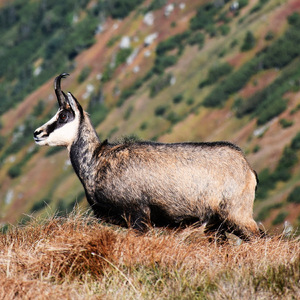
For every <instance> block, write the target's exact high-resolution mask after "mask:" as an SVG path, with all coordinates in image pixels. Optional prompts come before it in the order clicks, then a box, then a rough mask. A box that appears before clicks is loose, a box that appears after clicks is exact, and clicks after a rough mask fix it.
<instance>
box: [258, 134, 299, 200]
mask: <svg viewBox="0 0 300 300" xmlns="http://www.w3.org/2000/svg"><path fill="white" fill-rule="evenodd" d="M299 150H300V132H299V133H297V134H296V136H295V137H294V138H293V139H292V142H291V144H290V145H289V146H286V147H285V148H284V150H283V153H282V155H281V158H280V160H279V162H278V164H277V166H276V168H275V170H274V172H273V173H270V170H269V169H264V170H262V171H261V172H260V174H259V176H258V177H259V186H258V189H257V193H256V197H257V198H258V199H265V198H266V197H267V195H268V192H269V191H270V190H272V189H274V188H275V186H276V183H277V182H279V181H287V180H289V179H290V177H291V175H292V169H293V167H294V166H295V165H296V164H297V162H298V155H297V152H298V151H299Z"/></svg>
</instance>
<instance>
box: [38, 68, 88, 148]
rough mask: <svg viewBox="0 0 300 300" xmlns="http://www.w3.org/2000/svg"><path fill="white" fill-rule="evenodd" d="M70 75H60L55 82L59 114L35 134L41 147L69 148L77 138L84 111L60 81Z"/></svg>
mask: <svg viewBox="0 0 300 300" xmlns="http://www.w3.org/2000/svg"><path fill="white" fill-rule="evenodd" d="M68 75H69V74H67V73H63V74H60V75H59V76H57V77H56V78H55V80H54V89H55V93H56V96H57V101H58V104H59V109H58V111H57V113H56V114H55V115H54V116H53V118H51V119H50V120H49V121H48V122H47V123H45V124H44V125H42V126H41V127H39V128H37V129H36V130H35V131H34V133H33V136H34V140H35V142H36V143H37V144H38V145H40V146H43V145H48V146H66V147H69V146H71V145H72V143H73V142H74V140H75V139H76V137H77V134H78V128H79V124H80V120H81V118H82V117H83V110H82V107H81V106H80V104H79V103H78V101H77V100H76V98H75V97H74V96H73V95H72V94H71V93H69V92H68V93H67V95H66V94H65V93H64V92H63V91H62V90H61V86H60V81H61V79H62V78H65V77H66V76H68Z"/></svg>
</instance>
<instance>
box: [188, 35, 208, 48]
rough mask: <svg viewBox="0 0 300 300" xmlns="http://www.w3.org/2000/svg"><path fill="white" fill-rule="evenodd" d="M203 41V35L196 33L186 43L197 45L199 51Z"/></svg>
mask: <svg viewBox="0 0 300 300" xmlns="http://www.w3.org/2000/svg"><path fill="white" fill-rule="evenodd" d="M204 41H205V35H204V34H203V33H201V32H196V33H195V34H193V35H192V36H190V37H189V39H188V43H189V44H190V45H198V47H199V49H201V48H202V47H203V45H204Z"/></svg>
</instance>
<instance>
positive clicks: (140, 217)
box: [125, 208, 151, 233]
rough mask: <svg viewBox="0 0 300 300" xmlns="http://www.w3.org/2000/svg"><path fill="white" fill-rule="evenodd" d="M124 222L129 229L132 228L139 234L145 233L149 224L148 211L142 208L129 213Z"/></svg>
mask: <svg viewBox="0 0 300 300" xmlns="http://www.w3.org/2000/svg"><path fill="white" fill-rule="evenodd" d="M125 220H126V222H127V225H128V227H129V228H133V229H135V230H136V231H138V232H139V233H145V232H146V231H147V230H148V229H149V226H150V224H151V222H150V209H149V208H144V209H139V210H136V211H131V212H130V213H129V214H128V215H126V217H125Z"/></svg>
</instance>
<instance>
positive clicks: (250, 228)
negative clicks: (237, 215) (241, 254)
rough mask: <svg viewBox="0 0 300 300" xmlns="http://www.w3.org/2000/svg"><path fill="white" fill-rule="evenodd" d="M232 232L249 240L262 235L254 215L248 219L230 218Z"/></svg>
mask: <svg viewBox="0 0 300 300" xmlns="http://www.w3.org/2000/svg"><path fill="white" fill-rule="evenodd" d="M229 223H230V224H231V225H232V226H230V227H231V228H232V233H233V234H235V235H237V236H238V237H240V238H241V239H243V240H246V241H249V240H251V239H253V238H255V237H259V236H260V231H259V228H258V226H257V224H256V222H255V221H254V219H253V218H252V217H249V218H247V219H245V218H243V219H241V220H240V219H239V220H230V222H229Z"/></svg>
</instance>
